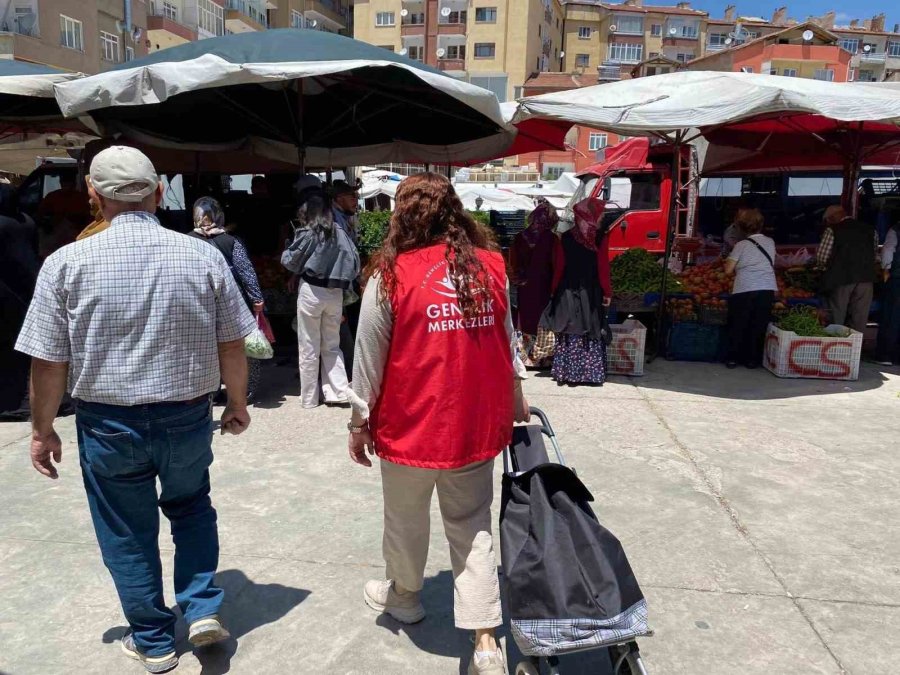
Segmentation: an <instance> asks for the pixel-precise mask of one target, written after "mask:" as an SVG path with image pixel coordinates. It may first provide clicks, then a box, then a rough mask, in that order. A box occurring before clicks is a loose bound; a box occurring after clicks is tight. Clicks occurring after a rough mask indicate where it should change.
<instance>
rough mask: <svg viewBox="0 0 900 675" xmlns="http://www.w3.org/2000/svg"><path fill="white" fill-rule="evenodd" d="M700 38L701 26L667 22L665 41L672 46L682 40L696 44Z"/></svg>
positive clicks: (663, 35) (664, 34) (664, 32)
mask: <svg viewBox="0 0 900 675" xmlns="http://www.w3.org/2000/svg"><path fill="white" fill-rule="evenodd" d="M699 37H700V25H699V24H696V23H683V22H678V21H667V22H666V25H665V27H664V28H663V34H662V38H663V41H665V42H667V43H670V44H677V43H678V42H680V41H681V40H688V41H691V42H696V41H697V40H698V39H699Z"/></svg>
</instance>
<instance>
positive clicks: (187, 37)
mask: <svg viewBox="0 0 900 675" xmlns="http://www.w3.org/2000/svg"><path fill="white" fill-rule="evenodd" d="M170 7H171V6H170ZM149 9H150V11H149V12H148V13H147V33H148V35H147V37H148V38H149V39H150V42H152V43H153V44H155V45H159V48H160V49H165V48H166V47H174V46H175V45H182V44H184V43H186V42H193V41H195V40H196V39H197V31H196V30H192V29H191V28H190V27H188V26H185V25H184V24H182V23H181V22H179V21H178V19H180V18H181V17H180V16H179V14H178V13H177V9H176V11H175V12H174V13H173V12H172V11H171V10H170V11H169V12H166V11H165V10H164V9H163V8H162V6H161V5H157V4H156V3H151V5H150V8H149Z"/></svg>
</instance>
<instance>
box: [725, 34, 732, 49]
mask: <svg viewBox="0 0 900 675" xmlns="http://www.w3.org/2000/svg"><path fill="white" fill-rule="evenodd" d="M732 44H734V38H733V37H731V35H730V34H729V36H728V37H727V38H725V45H726V46H727V47H730V46H731V45H732Z"/></svg>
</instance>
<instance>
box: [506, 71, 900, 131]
mask: <svg viewBox="0 0 900 675" xmlns="http://www.w3.org/2000/svg"><path fill="white" fill-rule="evenodd" d="M784 113H788V114H790V113H794V114H812V115H819V116H822V117H825V118H828V119H832V120H835V121H838V122H880V123H887V124H895V125H900V88H898V87H894V86H863V85H860V84H852V83H835V82H824V81H820V80H808V79H802V78H796V77H779V76H777V75H757V74H752V73H729V72H705V71H681V72H676V73H669V74H666V75H655V76H653V77H641V78H636V79H632V80H621V81H619V82H612V83H609V84H601V85H596V86H593V87H583V88H581V89H574V90H569V91H563V92H558V93H551V94H542V95H540V96H532V97H528V98H524V99H521V101H520V103H519V110H518V112H517V113H516V115H515V116H514V117H513V121H515V122H522V121H524V120H527V119H531V118H535V117H537V118H545V119H556V120H565V121H569V122H573V123H575V124H581V125H584V126H589V127H596V128H598V129H605V130H608V131H611V132H613V133H619V134H624V135H629V136H652V135H658V134H675V133H678V132H684V131H686V130H689V129H694V128H701V129H702V128H708V127H716V126H720V125H724V124H729V123H733V122H737V121H741V120H747V119H751V118H755V117H761V116H766V115H772V116H777V115H779V114H784Z"/></svg>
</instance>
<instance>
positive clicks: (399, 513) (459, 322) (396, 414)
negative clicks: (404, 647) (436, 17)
mask: <svg viewBox="0 0 900 675" xmlns="http://www.w3.org/2000/svg"><path fill="white" fill-rule="evenodd" d="M370 271H371V272H372V276H371V278H370V280H369V282H368V284H367V286H366V289H365V293H364V294H363V300H362V310H361V314H360V319H359V328H358V331H357V343H356V355H355V356H356V360H355V365H354V371H353V391H352V393H351V401H352V403H353V419H352V421H351V423H350V425H349V426H350V432H351V433H350V457H351V458H352V459H353V461H354V462H356V463H358V464H362V465H363V466H371V465H372V463H371V461H370V460H369V458H368V457H367V456H366V451H368V452H369V453H370V454H377V455H378V456H379V457H380V458H381V476H382V484H383V488H384V547H383V548H384V557H385V561H386V563H387V574H386V577H387V580H386V581H370V582H369V583H367V584H366V587H365V601H366V604H368V605H369V606H370V607H371V608H373V609H375V610H377V611H379V612H384V613H386V614H389V615H391V616H392V617H394V618H395V619H397V620H398V621H401V622H403V623H416V622H418V621H421V620H422V619H424V618H425V609H424V608H423V607H422V604H421V602H420V601H419V592H420V591H421V589H422V583H423V580H424V574H425V562H426V559H427V556H428V542H429V509H430V505H431V497H432V494H433V493H434V491H435V489H437V494H438V501H439V502H440V507H441V516H442V517H443V520H444V531H445V533H446V536H447V541H448V543H449V544H450V558H451V561H452V565H453V578H454V588H455V593H454V598H455V607H454V610H455V618H456V625H457V627H459V628H462V629H466V630H474V631H475V633H476V645H475V655H474V657H473V659H472V661H471V663H470V665H469V673H470V675H503V674H504V673H505V672H506V670H505V667H504V664H503V656H502V653H501V652H500V651H499V649H498V647H497V642H496V640H495V638H494V629H495V628H496V627H497V626H499V625H501V624H502V622H503V620H502V616H501V612H500V586H499V582H498V579H497V568H496V560H495V558H494V548H493V538H492V534H491V502H492V501H493V496H494V492H493V488H494V483H493V467H494V458H495V457H496V456H497V455H498V454H500V452H501V451H502V450H503V448H504V447H505V446H506V445H507V444H508V443H509V441H510V437H511V432H512V426H513V422H514V420H515V421H525V420H527V417H528V412H527V411H528V405H527V403H526V401H525V398H524V396H523V394H522V388H521V379H520V378H521V377H522V373H524V368H523V367H522V365H521V362H519V360H518V358H517V356H516V348H515V333H514V331H513V327H512V318H511V315H510V311H509V294H508V283H507V279H506V267H505V264H504V261H503V257H502V256H501V255H500V252H499V251H498V250H497V246H496V244H495V243H494V241H493V238H492V236H491V234H490V232H489V231H488V230H487V229H486V228H485V227H483V226H482V225H480V224H479V223H477V222H476V221H475V220H474V219H473V218H472V217H471V216H469V214H468V213H466V211H465V210H464V209H463V206H462V203H461V202H460V200H459V197H457V195H456V193H455V192H454V190H453V186H452V185H451V184H450V181H448V180H447V179H446V178H444V177H442V176H438V175H437V174H433V173H426V174H421V175H417V176H413V177H411V178H407V179H406V180H405V181H403V183H401V184H400V186H399V188H398V189H397V195H396V208H395V210H394V215H393V217H392V218H391V224H390V228H389V230H388V234H387V237H386V239H385V241H384V244H383V246H382V249H381V251H380V252H379V253H378V254H377V255H376V257H375V259H374V260H373V261H372V264H371V266H370Z"/></svg>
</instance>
